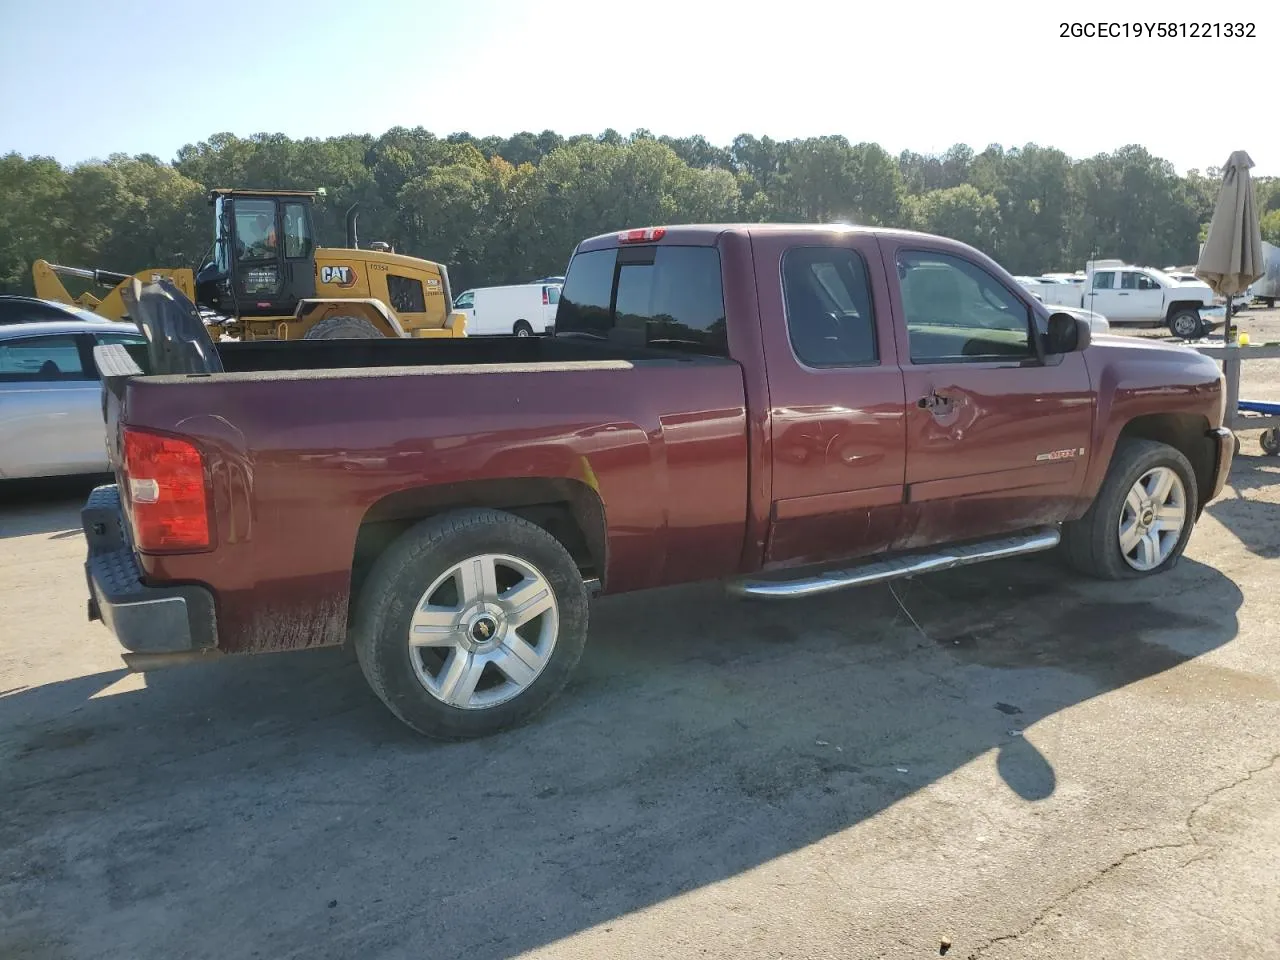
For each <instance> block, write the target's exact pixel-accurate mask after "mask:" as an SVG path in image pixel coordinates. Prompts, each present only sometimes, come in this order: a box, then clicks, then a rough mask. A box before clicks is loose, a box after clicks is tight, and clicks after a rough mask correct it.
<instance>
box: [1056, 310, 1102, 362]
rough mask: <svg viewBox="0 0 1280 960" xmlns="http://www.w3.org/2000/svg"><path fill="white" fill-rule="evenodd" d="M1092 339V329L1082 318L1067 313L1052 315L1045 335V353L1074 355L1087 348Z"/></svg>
mask: <svg viewBox="0 0 1280 960" xmlns="http://www.w3.org/2000/svg"><path fill="white" fill-rule="evenodd" d="M1092 339H1093V328H1092V327H1090V326H1089V321H1088V320H1086V319H1084V318H1083V317H1075V316H1072V315H1071V314H1069V313H1054V314H1050V316H1049V332H1048V334H1046V335H1045V352H1046V353H1050V354H1055V353H1075V352H1077V351H1080V350H1083V349H1084V348H1085V347H1087V346H1089V343H1090V342H1091V341H1092Z"/></svg>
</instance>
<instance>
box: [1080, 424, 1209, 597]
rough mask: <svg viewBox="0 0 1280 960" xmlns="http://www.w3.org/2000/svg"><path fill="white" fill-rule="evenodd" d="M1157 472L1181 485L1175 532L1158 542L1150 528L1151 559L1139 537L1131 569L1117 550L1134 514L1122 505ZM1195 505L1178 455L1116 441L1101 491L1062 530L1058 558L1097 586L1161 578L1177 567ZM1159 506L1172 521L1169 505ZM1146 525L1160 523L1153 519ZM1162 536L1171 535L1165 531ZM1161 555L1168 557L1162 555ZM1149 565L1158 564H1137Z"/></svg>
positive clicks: (1188, 473)
mask: <svg viewBox="0 0 1280 960" xmlns="http://www.w3.org/2000/svg"><path fill="white" fill-rule="evenodd" d="M1159 470H1164V471H1169V472H1171V473H1172V474H1173V475H1174V476H1175V477H1176V479H1177V480H1178V481H1179V482H1180V484H1181V495H1182V504H1181V506H1182V520H1181V527H1180V528H1179V529H1178V533H1177V537H1176V539H1175V538H1173V537H1166V536H1164V535H1163V534H1162V533H1161V532H1160V531H1159V529H1158V526H1157V527H1154V528H1152V529H1153V530H1154V531H1155V533H1156V535H1155V538H1154V539H1155V543H1156V545H1157V548H1158V552H1157V553H1155V554H1154V555H1152V554H1149V553H1146V550H1147V548H1146V547H1144V546H1143V544H1142V542H1141V541H1143V540H1146V541H1148V543H1150V534H1148V535H1147V536H1143V537H1140V538H1139V541H1138V542H1136V543H1135V547H1134V548H1133V549H1132V550H1130V554H1131V555H1132V557H1133V559H1134V560H1137V561H1138V563H1137V564H1135V563H1134V562H1133V561H1132V560H1131V559H1129V558H1126V556H1125V552H1124V550H1123V548H1122V541H1121V526H1122V525H1123V524H1125V521H1126V520H1127V519H1128V517H1129V516H1130V515H1132V514H1133V513H1134V510H1133V507H1132V505H1130V506H1129V507H1127V506H1126V504H1128V503H1129V502H1130V501H1129V497H1130V494H1131V492H1136V485H1137V484H1138V482H1139V481H1140V480H1143V479H1144V478H1147V477H1148V476H1150V475H1152V472H1153V471H1159ZM1173 492H1175V491H1173V490H1171V494H1172V493H1173ZM1141 499H1142V498H1139V500H1141ZM1197 503H1199V490H1198V488H1197V486H1196V475H1195V471H1194V470H1192V468H1191V463H1190V462H1189V461H1188V460H1187V458H1186V457H1185V456H1183V455H1182V453H1181V452H1180V451H1178V450H1175V449H1174V448H1173V447H1171V446H1169V445H1168V444H1164V443H1157V442H1156V441H1154V440H1139V439H1136V438H1126V439H1122V440H1121V441H1120V443H1119V444H1117V446H1116V452H1115V454H1114V456H1112V458H1111V466H1110V467H1108V469H1107V475H1106V477H1105V479H1104V480H1103V481H1102V488H1101V489H1100V490H1099V491H1098V495H1097V496H1096V497H1095V498H1094V501H1093V503H1092V504H1091V505H1090V507H1089V509H1088V511H1087V512H1086V513H1085V515H1084V516H1083V517H1081V518H1080V519H1079V520H1071V521H1068V522H1066V523H1064V524H1063V525H1062V549H1063V554H1064V555H1065V557H1066V560H1067V562H1068V563H1069V564H1070V565H1071V566H1072V567H1073V568H1075V569H1076V570H1078V571H1079V572H1080V573H1083V574H1087V575H1088V576H1091V577H1097V578H1098V579H1100V580H1129V579H1135V578H1137V577H1148V576H1151V575H1153V574H1157V573H1163V572H1165V571H1166V570H1169V569H1171V568H1172V567H1173V566H1174V565H1175V564H1176V563H1177V562H1178V559H1179V558H1180V557H1181V556H1182V552H1183V550H1185V549H1186V546H1187V540H1189V539H1190V537H1191V531H1192V529H1193V528H1194V526H1195V509H1196V504H1197ZM1162 505H1163V506H1164V507H1168V508H1170V510H1169V513H1170V515H1172V513H1173V512H1174V511H1173V510H1172V503H1170V502H1164V503H1163V504H1162ZM1146 506H1147V503H1145V502H1143V503H1142V507H1143V509H1144V510H1145V507H1146ZM1156 506H1161V504H1156ZM1153 514H1154V511H1153ZM1134 519H1135V520H1137V521H1139V529H1142V527H1141V520H1143V519H1144V518H1143V517H1141V516H1134ZM1151 519H1153V520H1159V519H1160V518H1159V516H1158V515H1153V516H1152V517H1151ZM1165 522H1166V523H1168V522H1170V521H1168V520H1166V521H1165ZM1165 533H1172V531H1171V530H1166V531H1165ZM1165 550H1167V551H1168V552H1167V553H1165ZM1162 554H1163V555H1162ZM1152 559H1158V562H1156V563H1153V564H1151V565H1149V566H1144V565H1143V561H1146V560H1152Z"/></svg>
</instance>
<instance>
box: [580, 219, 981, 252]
mask: <svg viewBox="0 0 1280 960" xmlns="http://www.w3.org/2000/svg"><path fill="white" fill-rule="evenodd" d="M639 230H645V231H652V230H662V231H663V234H662V237H661V239H659V240H656V241H655V240H646V241H633V242H648V243H653V242H657V243H661V242H662V241H668V242H672V243H685V244H693V245H706V246H712V245H714V244H715V243H716V240H717V239H718V238H719V237H721V236H723V235H724V234H730V233H738V234H744V235H754V236H766V235H777V234H787V235H792V236H806V235H824V236H830V235H832V234H835V233H857V234H869V235H875V236H896V237H916V238H919V239H922V240H924V239H928V240H946V239H947V238H945V237H939V236H937V235H935V234H929V233H922V232H920V231H918V230H899V229H897V228H896V227H874V226H867V225H861V224H850V223H688V224H684V223H682V224H677V225H674V226H669V227H657V226H652V227H643V228H636V229H634V230H633V229H630V228H628V229H624V230H613V231H611V232H609V233H602V234H598V235H597V236H594V237H589V238H588V239H586V240H583V241H582V242H581V243H580V244H578V249H579V250H580V251H586V250H599V249H602V248H606V247H612V246H617V245H618V244H619V236H620V235H622V234H627V233H633V232H638V231H639ZM951 242H955V241H951Z"/></svg>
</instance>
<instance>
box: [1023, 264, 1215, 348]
mask: <svg viewBox="0 0 1280 960" xmlns="http://www.w3.org/2000/svg"><path fill="white" fill-rule="evenodd" d="M1027 287H1028V289H1030V290H1031V291H1032V292H1033V293H1035V294H1036V295H1037V296H1038V297H1040V299H1041V301H1042V302H1044V303H1046V304H1056V305H1059V306H1064V307H1078V308H1082V309H1085V310H1092V311H1094V312H1096V313H1100V314H1102V315H1103V316H1104V317H1106V318H1107V320H1108V321H1109V322H1110V323H1111V324H1113V325H1115V324H1126V323H1133V324H1167V325H1168V327H1169V331H1170V332H1171V333H1172V334H1173V335H1174V336H1175V337H1182V338H1183V339H1186V340H1196V339H1199V338H1200V337H1203V336H1204V335H1205V334H1206V333H1208V332H1209V330H1210V328H1211V327H1213V326H1215V325H1216V324H1217V323H1220V322H1221V321H1222V320H1223V319H1224V318H1225V314H1226V311H1225V309H1224V308H1223V307H1221V306H1219V305H1218V304H1217V303H1216V302H1215V298H1214V293H1213V290H1212V289H1210V287H1209V285H1208V284H1207V283H1204V282H1202V281H1195V282H1192V283H1179V282H1178V281H1177V280H1175V279H1173V278H1172V277H1170V276H1169V275H1168V274H1167V273H1165V272H1164V271H1163V270H1157V269H1155V268H1154V267H1135V266H1133V265H1131V264H1127V263H1125V262H1124V261H1122V260H1091V261H1089V263H1087V264H1086V265H1085V275H1084V283H1055V282H1045V283H1035V284H1028V285H1027Z"/></svg>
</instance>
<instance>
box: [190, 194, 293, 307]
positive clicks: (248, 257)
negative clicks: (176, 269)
mask: <svg viewBox="0 0 1280 960" xmlns="http://www.w3.org/2000/svg"><path fill="white" fill-rule="evenodd" d="M315 196H316V194H315V193H314V192H311V191H305V190H271V191H268V190H221V189H220V190H214V191H212V192H211V193H210V194H209V203H210V205H211V206H212V207H213V210H214V223H215V237H214V247H213V260H212V261H211V262H210V263H207V264H205V266H204V267H202V268H201V270H200V272H199V273H198V274H196V302H197V303H199V304H200V305H201V306H204V307H208V308H209V309H211V310H216V311H217V312H218V313H221V314H224V315H228V316H232V317H278V316H289V315H291V314H292V313H293V312H294V310H295V308H296V307H297V305H298V301H299V300H303V299H307V298H309V297H314V296H315V292H316V260H315V256H316V241H315V229H314V226H313V222H312V218H311V207H312V203H313V201H314V200H315Z"/></svg>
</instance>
